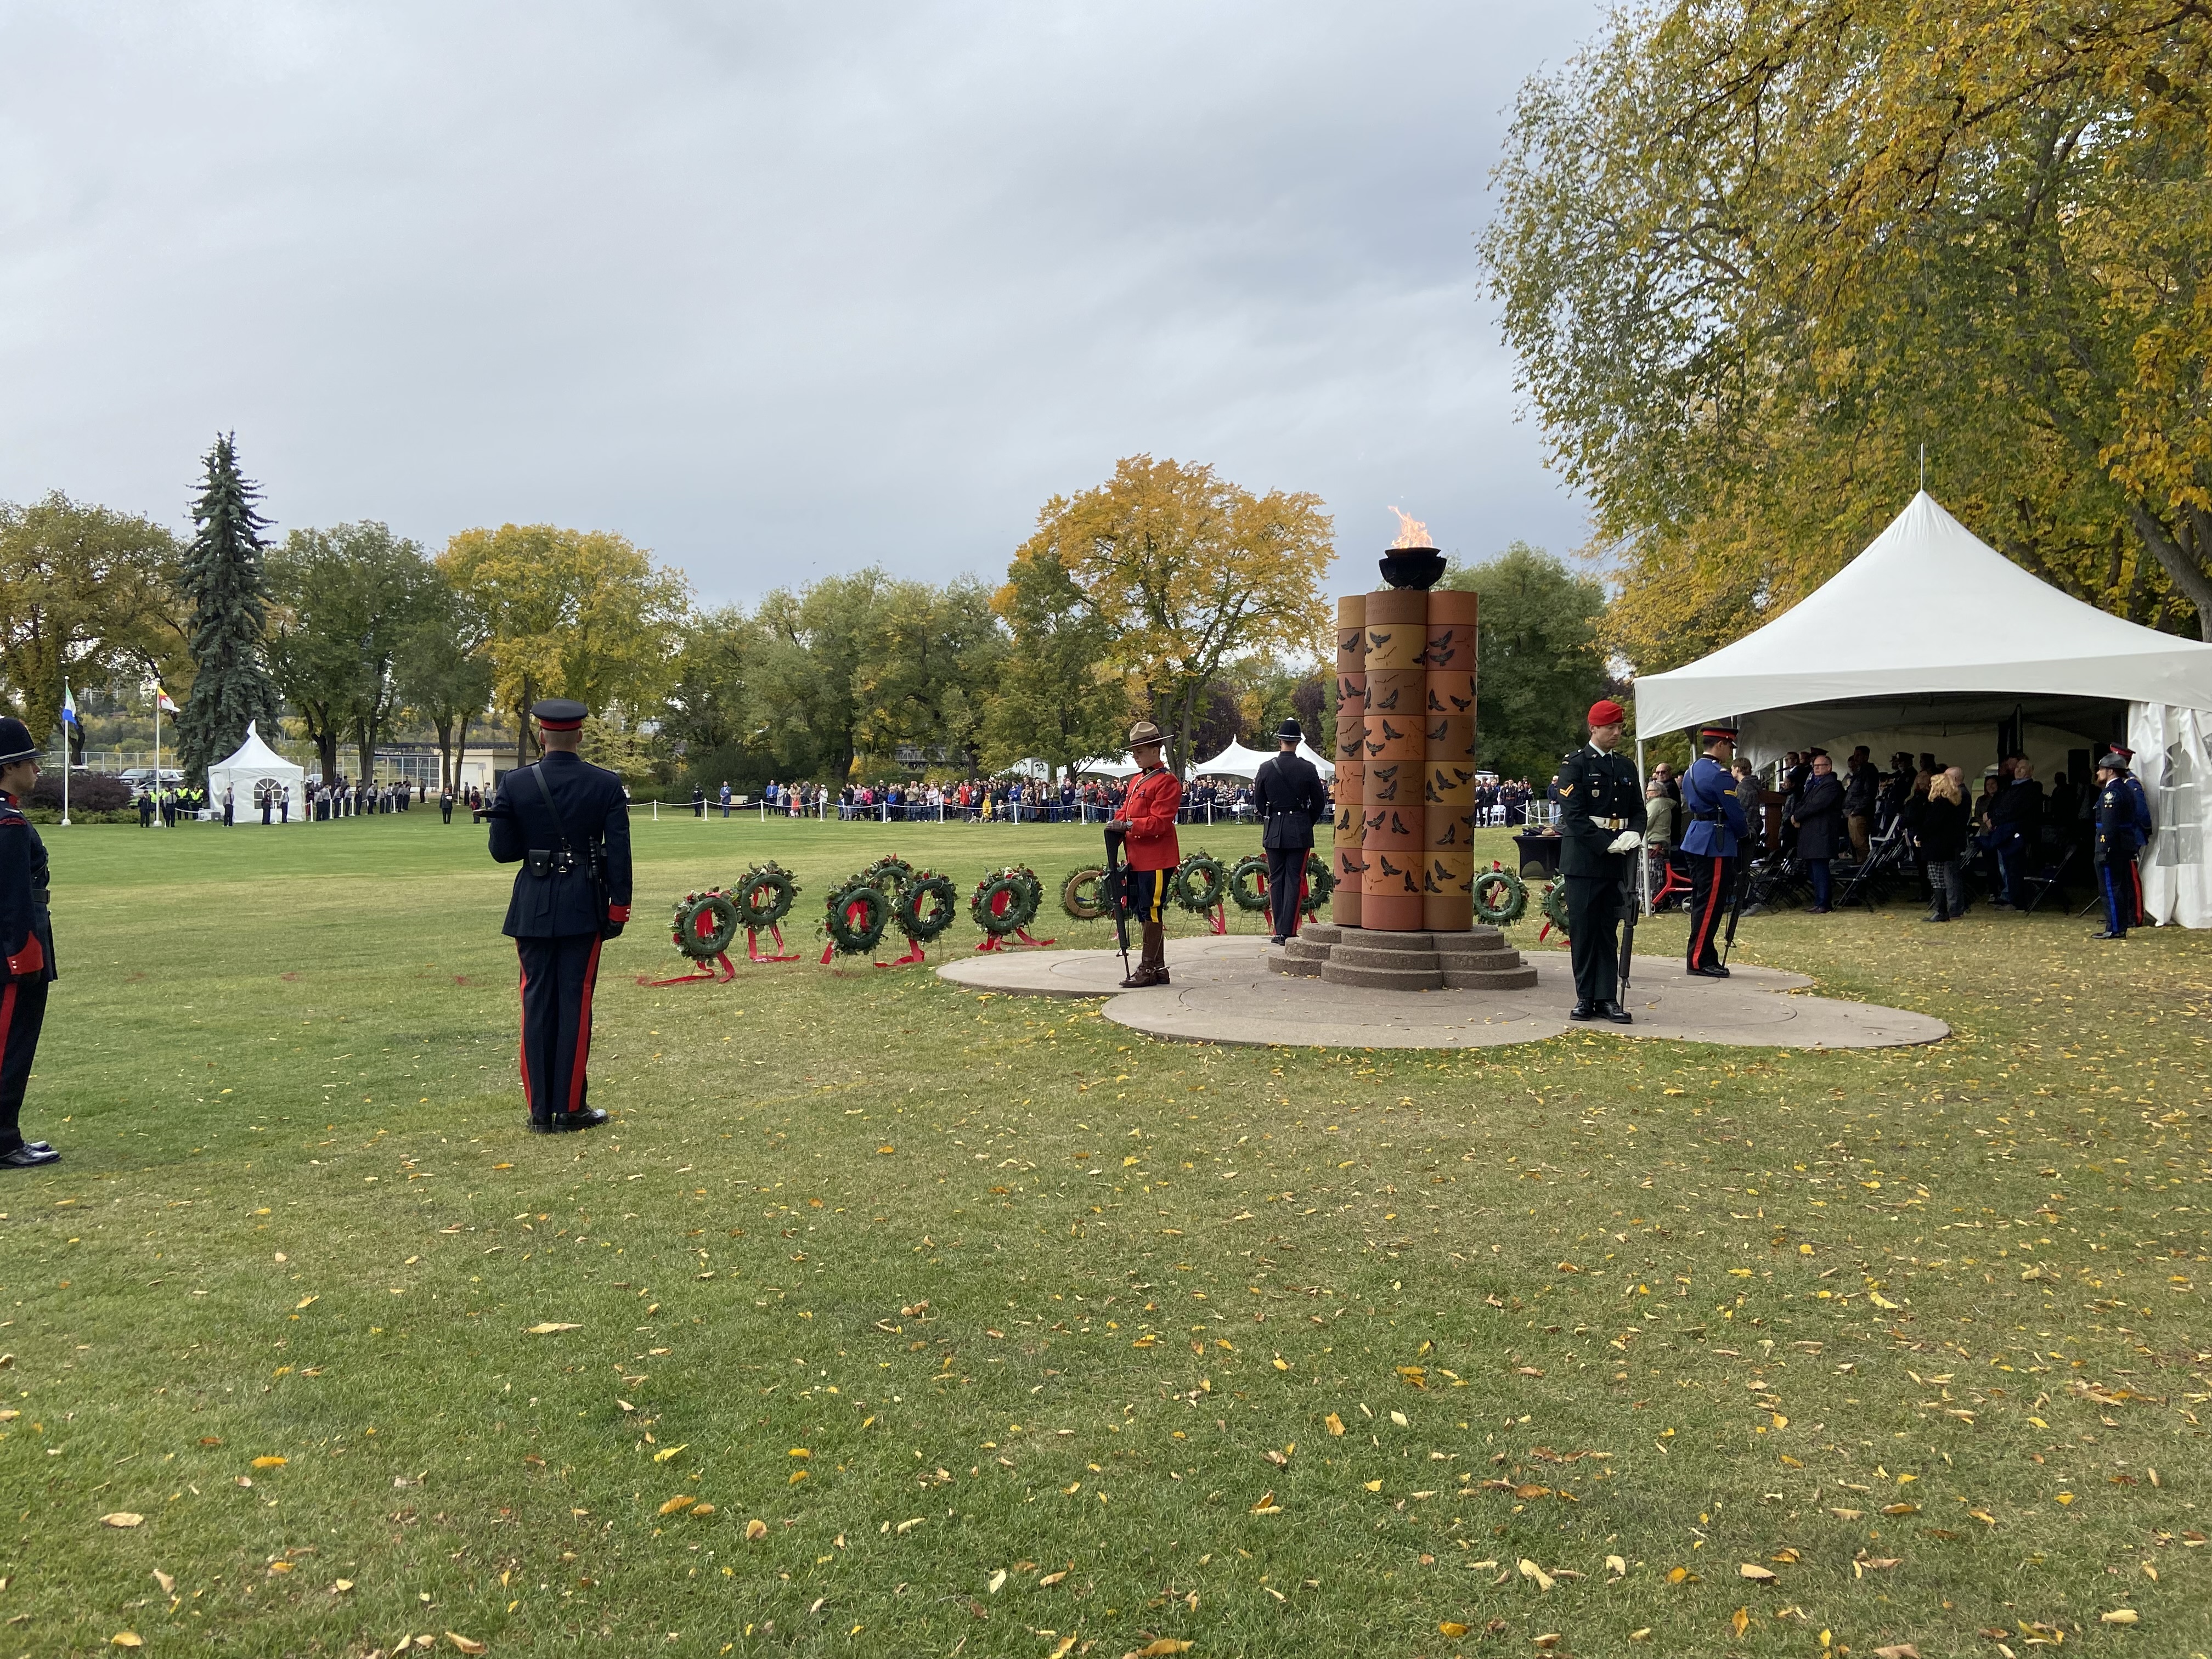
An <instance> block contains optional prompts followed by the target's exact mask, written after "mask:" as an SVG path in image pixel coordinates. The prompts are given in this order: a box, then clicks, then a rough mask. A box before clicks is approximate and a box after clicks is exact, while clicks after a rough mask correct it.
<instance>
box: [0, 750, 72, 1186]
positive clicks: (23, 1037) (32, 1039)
mask: <svg viewBox="0 0 2212 1659" xmlns="http://www.w3.org/2000/svg"><path fill="white" fill-rule="evenodd" d="M37 781H39V746H38V744H35V743H33V742H32V741H31V729H30V727H28V726H25V725H24V724H23V722H22V721H21V720H17V719H15V717H14V716H13V715H9V716H6V717H4V718H0V953H4V954H5V956H6V957H7V966H8V976H7V979H6V980H5V981H4V982H0V1169H4V1170H35V1169H37V1168H38V1167H39V1166H40V1165H41V1164H56V1163H58V1162H60V1160H61V1154H60V1153H59V1152H56V1151H55V1150H54V1149H53V1148H52V1147H51V1146H47V1145H46V1142H45V1141H43V1140H32V1141H26V1140H25V1139H23V1132H22V1130H21V1127H19V1125H20V1122H21V1116H22V1111H23V1091H24V1089H25V1088H26V1087H27V1085H29V1083H30V1081H31V1061H32V1060H33V1057H34V1056H35V1055H36V1054H38V1051H39V1028H40V1026H42V1025H44V1024H46V987H48V986H49V985H51V984H52V983H53V982H54V980H55V978H56V975H55V973H54V923H53V918H52V915H50V914H48V912H47V908H46V888H47V877H46V842H43V841H41V840H40V839H39V832H38V831H37V830H36V829H33V828H32V827H31V821H30V819H28V818H27V817H24V816H23V799H24V797H26V796H27V795H28V794H29V793H31V786H32V785H33V784H34V783H36V782H37Z"/></svg>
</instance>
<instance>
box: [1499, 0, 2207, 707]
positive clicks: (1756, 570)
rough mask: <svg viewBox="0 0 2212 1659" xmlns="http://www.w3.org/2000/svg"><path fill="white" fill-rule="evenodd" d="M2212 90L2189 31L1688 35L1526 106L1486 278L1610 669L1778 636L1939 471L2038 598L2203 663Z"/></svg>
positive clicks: (1778, 14) (1837, 4)
mask: <svg viewBox="0 0 2212 1659" xmlns="http://www.w3.org/2000/svg"><path fill="white" fill-rule="evenodd" d="M2208 69H2212V15H2208V13H2207V12H2206V10H2205V9H2204V8H2203V6H2202V5H2200V4H2196V3H2181V0H2047V3H2041V4H2036V5H2023V4H2021V3H2018V0H1947V3H1942V4H1936V3H1933V0H1872V3H1869V0H1680V3H1675V4H1672V5H1668V6H1664V7H1662V8H1658V9H1628V10H1624V11H1623V12H1621V13H1620V14H1617V15H1616V16H1615V18H1614V20H1613V21H1612V23H1611V24H1610V25H1609V26H1608V27H1607V32H1606V33H1604V34H1603V35H1602V36H1601V38H1600V39H1599V40H1596V41H1595V43H1594V44H1593V45H1592V46H1589V48H1588V49H1587V50H1586V51H1584V52H1583V53H1582V55H1581V56H1580V57H1578V58H1577V59H1575V60H1574V61H1573V62H1572V63H1571V64H1569V65H1568V66H1567V67H1566V68H1565V70H1562V71H1561V72H1560V73H1559V74H1558V75H1556V76H1550V77H1547V78H1539V79H1537V80H1534V81H1532V82H1530V83H1529V84H1528V86H1527V87H1526V88H1524V89H1523V91H1522V95H1521V98H1520V100H1519V103H1518V106H1517V108H1516V116H1515V121H1514V125H1513V129H1512V134H1511V137H1510V140H1509V143H1508V147H1507V152H1506V155H1505V157H1504V161H1502V162H1501V163H1500V165H1499V167H1498V174H1497V182H1498V186H1499V199H1500V211H1499V213H1498V216H1497V218H1496V220H1495V222H1493V225H1492V228H1491V230H1490V231H1489V233H1488V234H1487V236H1486V242H1485V252H1486V258H1487V259H1488V263H1489V266H1490V270H1491V272H1492V282H1493V287H1494V291H1495V293H1496V295H1497V296H1498V299H1499V300H1500V301H1502V303H1503V306H1504V329H1505V333H1506V337H1507V338H1508V340H1509V341H1510V343H1511V344H1512V345H1513V346H1514V348H1515V349H1516V352H1517V354H1518V356H1519V358H1520V362H1521V366H1522V374H1521V381H1522V388H1523V390H1524V391H1525V392H1527V393H1528V396H1529V397H1530V398H1532V400H1533V401H1534V405H1535V408H1536V411H1537V413H1538V415H1539V416H1540V417H1541V421H1542V422H1543V425H1544V428H1545V431H1546V433H1547V436H1548V437H1549V439H1550V441H1551V445H1552V449H1553V459H1554V461H1555V463H1556V464H1557V465H1559V467H1560V469H1561V470H1562V471H1564V472H1565V474H1566V476H1567V477H1568V478H1569V479H1570V480H1571V482H1572V483H1575V484H1576V485H1577V487H1579V488H1580V489H1583V490H1584V491H1585V492H1586V493H1587V494H1588V495H1589V498H1590V500H1591V501H1592V502H1593V504H1594V507H1595V515H1596V520H1597V528H1598V531H1599V535H1600V538H1601V540H1602V541H1603V542H1605V543H1607V544H1610V545H1612V546H1613V548H1614V549H1615V550H1616V551H1617V552H1618V555H1619V566H1618V572H1617V574H1618V576H1619V579H1620V592H1619V595H1618V597H1617V599H1616V600H1615V603H1614V605H1613V609H1612V613H1611V616H1610V617H1609V619H1608V625H1609V629H1610V632H1611V636H1612V643H1613V645H1614V646H1616V647H1618V648H1620V650H1621V651H1622V652H1624V653H1626V655H1627V656H1628V657H1629V658H1630V659H1632V661H1633V662H1634V663H1635V664H1636V665H1637V666H1638V668H1639V669H1642V670H1644V671H1653V670H1657V669H1663V668H1667V667H1669V666H1672V665H1675V664H1678V663H1680V662H1682V661H1685V660H1687V659H1691V658H1693V657H1695V656H1697V655H1699V654H1700V653H1704V652H1705V651H1707V650H1709V649H1711V648H1712V647H1714V646H1717V645H1718V644H1721V643H1723V642H1725V641H1728V640H1729V639H1732V638H1735V637H1736V636H1737V635H1741V633H1743V632H1745V631H1747V629H1750V628H1753V627H1755V626H1757V625H1758V624H1759V623H1761V622H1763V621H1765V620H1766V619H1768V618H1769V617H1771V616H1773V615H1774V614H1776V613H1777V612H1778V611H1779V610H1781V609H1783V608H1785V607H1786V606H1788V605H1790V604H1792V603H1794V602H1795V601H1796V599H1799V598H1801V597H1802V596H1803V595H1804V594H1805V593H1807V592H1810V591H1811V590H1812V589H1813V588H1814V587H1815V586H1818V585H1819V584H1820V582H1821V581H1822V580H1826V577H1827V576H1828V575H1830V574H1832V573H1833V572H1834V571H1835V570H1836V569H1837V568H1840V566H1841V565H1842V564H1843V563H1844V562H1846V561H1847V560H1848V559H1849V558H1850V556H1852V555H1853V554H1855V553H1856V552H1857V550H1859V549H1860V548H1861V547H1862V546H1863V545H1864V544H1865V543H1866V541H1867V540H1869V538H1871V537H1872V536H1873V535H1874V534H1875V532H1878V531H1879V530H1880V528H1881V526H1882V525H1883V524H1885V523H1886V522H1887V520H1889V518H1891V517H1892V516H1893V514H1894V513H1896V511H1897V510H1898V509H1899V507H1902V506H1903V504H1904V502H1905V499H1906V497H1907V496H1909V495H1910V494H1911V490H1912V489H1913V488H1914V485H1915V482H1916V477H1917V457H1918V453H1919V450H1920V447H1921V446H1923V444H1924V445H1925V446H1926V447H1927V452H1928V459H1929V486H1930V488H1932V489H1936V491H1937V492H1938V493H1939V494H1941V495H1942V498H1943V499H1944V501H1946V503H1947V504H1948V506H1950V507H1952V508H1953V510H1954V511H1955V512H1957V513H1959V515H1960V517H1961V518H1962V519H1964V520H1966V522H1967V523H1968V524H1969V525H1971V526H1972V527H1973V528H1974V529H1975V530H1977V531H1978V532H1979V533H1980V534H1982V535H1983V536H1984V538H1986V539H1988V540H1989V541H1990V542H1991V543H1992V544H1994V545H1996V546H1997V547H1999V548H2001V549H2002V550H2004V551H2005V552H2006V553H2007V554H2008V555H2009V556H2011V557H2013V558H2014V559H2015V560H2017V561H2018V562H2020V563H2021V564H2022V565H2024V566H2026V567H2027V568H2028V569H2030V570H2032V571H2033V572H2034V573H2035V574H2038V575H2039V576H2041V577H2043V578H2044V579H2045V580H2050V581H2052V582H2054V583H2056V584H2057V586H2061V587H2063V588H2064V589H2065V590H2067V591H2068V592H2073V593H2075V594H2076V595H2077V596H2079V597H2081V598H2083V599H2088V600H2090V601H2091V602H2093V603H2094V604H2097V605H2101V606H2103V607H2105V608H2106V609H2108V610H2111V611H2115V612H2118V614H2121V615H2124V616H2127V617H2131V618H2133V619H2135V620H2137V621H2140V622H2143V623H2148V624H2149V625H2151V626H2153V627H2162V628H2166V629H2172V630H2174V631H2183V630H2186V631H2190V632H2197V633H2202V634H2203V635H2206V636H2208V637H2212V175H2209V174H2208V162H2209V161H2212V110H2208V107H2207V102H2206V97H2205V93H2204V88H2205V87H2206V85H2207V84H2208V81H2212V77H2208V74H2207V71H2208ZM1898 600H1899V605H1910V604H1911V603H1912V602H1913V596H1912V595H1911V594H1910V593H1909V592H1901V593H1899V596H1898ZM1959 620H1960V623H1972V621H1973V620H1974V619H1972V618H1970V617H1961V618H1960V619H1959Z"/></svg>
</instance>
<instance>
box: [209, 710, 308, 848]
mask: <svg viewBox="0 0 2212 1659" xmlns="http://www.w3.org/2000/svg"><path fill="white" fill-rule="evenodd" d="M257 726H258V723H257V722H251V721H249V722H248V723H247V725H246V741H245V742H244V743H242V744H239V745H238V752H237V753H236V754H234V755H233V756H232V757H230V758H229V759H228V760H220V761H216V762H215V763H213V764H211V765H210V767H209V768H208V804H209V805H210V807H211V808H212V809H213V810H214V811H215V814H216V817H222V792H223V791H224V790H225V789H229V790H232V791H234V792H235V793H234V794H233V795H232V797H231V799H232V801H233V803H234V808H235V810H234V812H233V814H232V819H233V822H234V823H260V822H261V805H260V796H261V794H262V793H267V792H270V791H283V790H289V791H290V792H291V800H292V811H293V814H294V816H295V817H298V816H300V809H301V805H302V797H301V785H302V784H303V783H304V781H306V778H307V774H306V773H305V772H303V771H301V769H300V768H298V767H296V766H295V765H293V764H292V763H291V762H289V761H288V760H286V759H285V758H284V757H283V756H282V755H280V754H278V753H277V752H276V750H273V749H271V748H270V746H269V745H268V744H265V743H264V742H262V740H261V733H260V732H259V731H258V729H257ZM280 798H281V797H280V796H278V795H276V794H271V795H270V799H272V800H275V799H280ZM270 822H271V823H275V822H276V814H275V813H274V812H271V813H270Z"/></svg>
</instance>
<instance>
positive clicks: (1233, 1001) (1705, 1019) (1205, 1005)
mask: <svg viewBox="0 0 2212 1659" xmlns="http://www.w3.org/2000/svg"><path fill="white" fill-rule="evenodd" d="M1272 954H1273V952H1271V951H1269V950H1268V948H1267V945H1266V944H1265V943H1263V942H1262V941H1261V940H1259V939H1253V938H1251V937H1249V936H1243V937H1239V936H1234V935H1232V936H1231V937H1228V938H1225V939H1170V941H1168V968H1169V969H1170V972H1171V973H1172V974H1173V975H1174V976H1175V982H1174V983H1173V984H1172V985H1168V986H1162V987H1153V988H1151V989H1148V990H1142V991H1124V990H1123V989H1122V988H1121V974H1122V969H1121V957H1120V956H1119V955H1117V954H1116V953H1115V952H1114V951H1019V952H1016V953H1011V954H1000V953H997V952H994V953H992V954H990V955H988V956H976V957H968V958H966V959H964V960H963V961H959V962H955V963H950V964H948V965H947V966H945V967H943V968H940V969H938V970H937V971H938V973H939V975H940V976H941V977H943V978H945V979H946V980H948V981H951V983H953V984H955V985H961V986H965V987H968V988H969V989H970V990H976V991H995V992H1000V993H1003V994H1009V995H1014V996H1059V997H1110V998H1111V999H1112V1000H1111V1001H1110V1002H1109V1003H1108V1004H1107V1005H1106V1017H1107V1018H1109V1019H1111V1020H1114V1021H1115V1022H1117V1023H1118V1024H1122V1025H1126V1026H1127V1027H1129V1029H1130V1030H1136V1031H1142V1032H1144V1033H1146V1035H1147V1036H1156V1037H1164V1038H1168V1039H1171V1040H1174V1041H1178V1042H1225V1043H1237V1044H1243V1045H1246V1046H1250V1047H1261V1048H1264V1047H1268V1046H1271V1045H1273V1044H1278V1043H1285V1044H1291V1045H1297V1046H1320V1047H1324V1048H1489V1047H1492V1046H1494V1045H1497V1044H1501V1043H1508V1042H1534V1041H1536V1040H1537V1039H1539V1038H1541V1037H1548V1036H1559V1034H1560V1033H1561V1032H1563V1031H1594V1032H1597V1033H1600V1034H1601V1035H1604V1036H1621V1037H1658V1038H1662V1039H1666V1040H1669V1041H1674V1042H1720V1043H1729V1044H1733V1045H1735V1046H1737V1047H1742V1048H1903V1047H1906V1046H1908V1045H1910V1044H1912V1043H1917V1042H1938V1041H1940V1040H1941V1039H1942V1038H1944V1037H1947V1036H1949V1035H1950V1034H1951V1028H1950V1027H1949V1026H1948V1025H1946V1024H1944V1023H1943V1022H1942V1020H1940V1019H1934V1018H1929V1016H1928V1015H1926V1014H1915V1013H1908V1012H1905V1011H1904V1010H1903V1009H1900V1008H1883V1007H1879V1006H1875V1004H1873V1003H1867V1002H1839V1001H1835V1000H1831V999H1829V998H1826V997H1814V996H1807V995H1803V994H1802V992H1803V991H1804V990H1805V988H1806V987H1808V986H1810V985H1811V984H1812V982H1813V981H1810V980H1809V979H1807V978H1806V977H1804V975H1802V974H1786V973H1783V972H1781V971H1780V970H1778V969H1772V968H1754V967H1751V966H1747V965H1746V966H1739V967H1737V968H1736V969H1735V972H1734V973H1733V974H1732V975H1730V976H1729V978H1727V979H1697V978H1692V976H1691V975H1689V974H1687V973H1686V972H1685V971H1684V970H1683V968H1682V964H1681V963H1679V962H1675V961H1672V960H1668V961H1652V960H1649V959H1644V960H1639V961H1638V963H1636V966H1635V973H1634V983H1633V985H1632V987H1631V989H1630V992H1629V994H1628V995H1627V996H1626V997H1625V998H1624V999H1623V1001H1624V1003H1625V1004H1626V1006H1627V1008H1628V1010H1629V1012H1632V1014H1634V1015H1635V1016H1636V1023H1635V1024H1632V1025H1615V1024H1613V1023H1612V1022H1611V1021H1609V1020H1592V1021H1589V1022H1588V1023H1583V1022H1580V1021H1575V1020H1570V1019H1569V1018H1567V1010H1568V1008H1569V1007H1571V1006H1572V1005H1573V1003H1574V1000H1575V996H1574V981H1573V979H1572V978H1571V975H1570V974H1569V972H1568V968H1567V959H1566V956H1565V953H1564V952H1559V951H1531V952H1528V954H1527V956H1526V957H1525V958H1524V959H1525V960H1527V961H1528V962H1529V963H1532V964H1533V965H1534V968H1535V969H1536V984H1535V985H1534V987H1533V988H1530V989H1527V990H1518V991H1455V990H1443V991H1411V992H1409V991H1369V990H1361V989H1358V988H1355V987H1348V986H1341V985H1328V984H1324V983H1323V982H1322V981H1319V980H1316V979H1303V978H1294V977H1292V976H1291V975H1285V974H1279V973H1277V972H1276V971H1274V969H1273V968H1272V967H1271V966H1270V965H1269V963H1268V957H1270V956H1271V955H1272Z"/></svg>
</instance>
